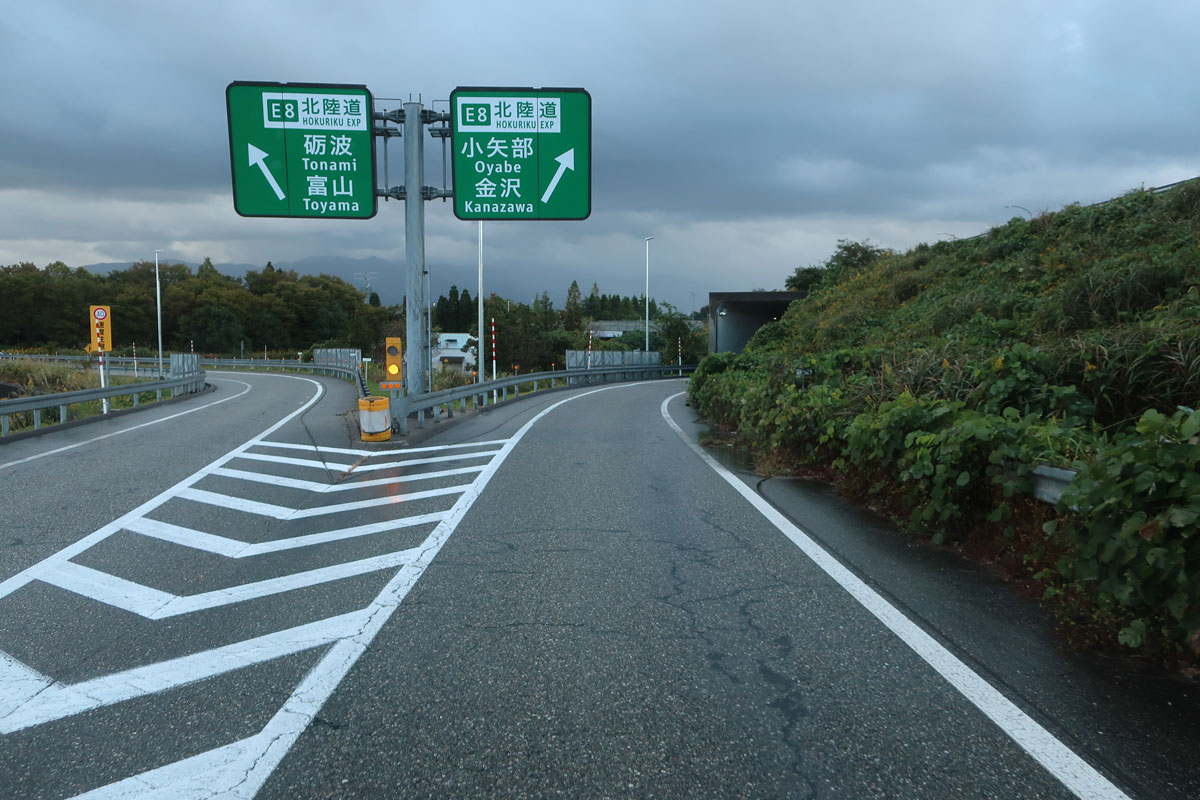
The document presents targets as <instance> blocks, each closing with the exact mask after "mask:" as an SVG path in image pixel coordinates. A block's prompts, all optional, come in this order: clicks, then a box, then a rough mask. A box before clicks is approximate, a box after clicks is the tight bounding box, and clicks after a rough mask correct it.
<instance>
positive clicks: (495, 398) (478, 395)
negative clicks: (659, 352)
mask: <svg viewBox="0 0 1200 800" xmlns="http://www.w3.org/2000/svg"><path fill="white" fill-rule="evenodd" d="M695 369H696V366H695V365H694V364H684V365H682V366H672V365H669V364H650V365H644V366H620V367H593V368H592V369H570V370H559V371H557V372H531V373H529V374H527V375H511V376H509V377H507V378H500V379H499V380H495V381H484V382H483V383H471V384H467V385H466V386H458V387H455V388H453V389H442V390H441V391H437V392H426V393H424V394H417V395H409V396H407V397H394V398H393V399H392V402H393V403H394V404H395V407H394V408H393V409H392V419H393V420H394V422H395V424H396V425H397V426H398V427H399V429H400V433H402V434H407V433H408V418H409V416H410V415H412V414H416V415H417V427H419V428H423V427H425V414H426V413H428V412H431V411H433V410H434V409H436V408H438V407H441V406H445V407H446V411H447V414H448V416H450V417H453V416H454V406H455V404H459V405H460V407H461V408H462V410H463V411H466V410H467V403H468V402H470V404H471V408H479V407H483V406H487V405H488V395H491V397H492V404H493V405H494V404H496V403H502V402H504V401H506V400H508V392H509V389H512V390H513V395H514V397H516V396H519V395H520V387H521V386H524V385H525V384H532V391H534V392H536V391H537V390H538V384H540V383H546V384H548V385H549V386H550V387H551V388H553V387H554V385H555V384H556V383H558V382H559V381H562V382H563V383H564V385H566V386H571V385H590V384H592V383H603V382H607V381H608V380H609V379H615V380H618V381H622V380H634V379H636V378H638V377H641V378H645V379H651V380H653V379H658V378H674V377H679V376H682V375H683V374H684V373H685V372H693V371H694V370H695ZM572 381H574V383H572Z"/></svg>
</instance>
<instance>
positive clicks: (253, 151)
mask: <svg viewBox="0 0 1200 800" xmlns="http://www.w3.org/2000/svg"><path fill="white" fill-rule="evenodd" d="M247 146H248V147H249V148H250V166H252V167H253V166H255V165H256V164H257V165H258V168H259V169H261V170H262V174H263V177H264V178H266V179H267V183H269V184H271V188H272V189H274V190H275V196H276V197H278V198H279V199H280V200H282V199H283V189H280V188H279V184H278V183H276V182H275V176H274V175H272V174H271V170H269V169H267V162H266V161H264V159H265V158H266V157H267V154H266V153H265V152H263V151H262V150H259V149H258V148H257V147H255V146H254V145H252V144H248V145H247Z"/></svg>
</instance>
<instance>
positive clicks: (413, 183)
mask: <svg viewBox="0 0 1200 800" xmlns="http://www.w3.org/2000/svg"><path fill="white" fill-rule="evenodd" d="M424 133H425V131H424V129H423V125H422V124H421V104H420V103H405V104H404V192H405V198H404V252H405V258H406V262H407V267H408V271H407V279H406V282H405V297H404V308H405V315H406V320H407V324H406V330H407V333H408V342H407V344H408V350H407V351H406V353H405V369H406V370H407V373H408V374H407V375H406V376H405V378H406V379H407V380H406V386H407V387H408V392H409V394H410V395H413V394H420V393H421V392H422V391H424V389H425V385H426V374H427V372H428V370H429V339H428V334H427V333H426V330H425V313H424V312H425V202H424V197H423V193H422V187H423V186H424V184H425V161H424V159H425V137H424Z"/></svg>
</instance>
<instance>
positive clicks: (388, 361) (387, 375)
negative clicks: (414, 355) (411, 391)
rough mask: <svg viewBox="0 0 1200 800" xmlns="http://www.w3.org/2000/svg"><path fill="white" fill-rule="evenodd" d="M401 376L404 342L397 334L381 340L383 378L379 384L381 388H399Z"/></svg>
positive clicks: (402, 373)
mask: <svg viewBox="0 0 1200 800" xmlns="http://www.w3.org/2000/svg"><path fill="white" fill-rule="evenodd" d="M403 376H404V344H403V343H402V342H401V340H400V337H399V336H389V337H387V338H386V339H384V342H383V380H382V381H380V383H379V386H380V388H381V389H399V388H400V381H401V380H402V379H403ZM393 384H394V385H393Z"/></svg>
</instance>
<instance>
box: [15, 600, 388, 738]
mask: <svg viewBox="0 0 1200 800" xmlns="http://www.w3.org/2000/svg"><path fill="white" fill-rule="evenodd" d="M365 622H366V615H365V614H364V613H363V612H362V611H352V612H350V613H348V614H341V615H339V616H336V617H329V618H327V619H323V620H318V621H316V622H309V623H307V624H304V625H298V626H296V627H294V628H287V629H285V630H281V631H276V632H274V633H268V634H266V635H263V636H258V637H255V638H253V639H246V640H245V641H241V642H234V643H233V644H229V645H225V646H223V647H216V648H213V649H212V650H205V651H204V652H201V653H194V654H191V655H186V656H181V657H179V658H173V659H170V660H168V661H160V662H158V663H155V664H147V665H145V666H141V667H134V668H133V669H129V670H125V671H124V672H117V673H114V674H112V675H105V676H103V677H100V678H93V679H92V680H88V681H82V682H80V683H74V684H70V685H64V684H61V683H57V682H51V683H50V684H47V685H44V686H42V687H41V688H40V689H39V690H38V692H36V693H32V694H30V695H29V697H28V698H26V701H25V702H23V703H21V704H20V707H19V708H16V709H15V710H3V709H0V734H5V733H14V732H16V731H19V730H22V729H24V728H28V727H31V726H33V725H41V724H43V723H46V722H50V721H52V720H56V719H62V718H63V717H69V716H71V715H73V714H79V713H82V712H84V711H90V710H91V709H93V708H100V707H102V706H108V705H112V704H113V703H119V702H122V701H123V700H130V699H133V698H135V697H141V696H143V695H147V694H157V693H158V692H164V691H167V690H168V689H174V688H176V687H178V686H184V685H186V684H189V683H195V682H196V681H200V680H204V679H206V678H211V677H213V676H216V675H221V674H223V673H226V672H232V671H233V670H236V669H243V668H245V667H248V666H252V665H254V664H261V663H263V662H265V661H273V660H274V659H276V658H282V657H283V656H287V655H291V654H292V653H298V652H300V651H302V650H309V649H312V648H314V647H320V646H322V645H327V644H330V643H331V642H335V641H337V640H338V639H343V638H345V637H346V636H348V635H351V634H352V633H353V632H354V631H357V630H359V629H360V628H362V626H363V624H364V623H365ZM0 661H2V659H0ZM35 674H36V673H35ZM41 677H42V678H43V679H44V680H48V679H46V678H45V676H41Z"/></svg>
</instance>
